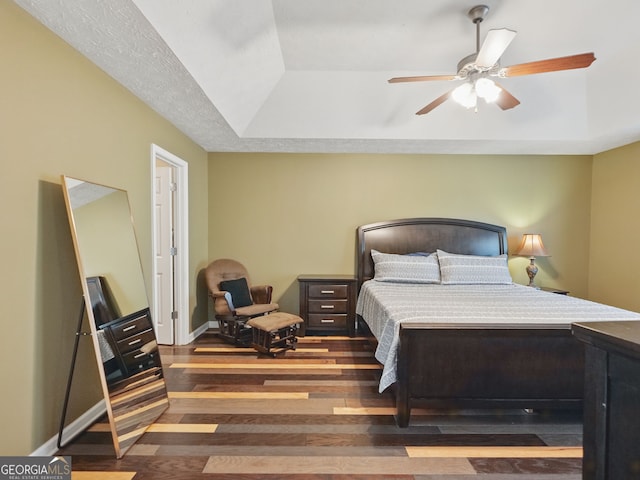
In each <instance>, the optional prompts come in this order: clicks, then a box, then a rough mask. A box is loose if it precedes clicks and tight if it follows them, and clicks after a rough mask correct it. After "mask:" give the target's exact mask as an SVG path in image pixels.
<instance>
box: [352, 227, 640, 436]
mask: <svg viewBox="0 0 640 480" xmlns="http://www.w3.org/2000/svg"><path fill="white" fill-rule="evenodd" d="M438 250H440V252H438V253H439V254H440V255H441V257H440V265H439V268H440V269H441V271H442V274H443V275H444V270H443V269H444V268H445V267H444V265H445V263H444V262H445V256H444V255H445V252H446V254H447V255H450V256H451V258H453V259H454V262H455V261H458V259H459V258H463V259H466V258H470V259H473V258H474V257H476V256H477V257H482V259H481V260H482V261H485V259H486V261H487V262H493V260H492V259H494V258H495V259H502V260H501V261H502V262H503V264H504V267H500V272H499V275H503V273H504V272H503V270H504V268H506V258H505V256H506V254H507V235H506V229H505V228H504V227H501V226H497V225H490V224H486V223H480V222H475V221H469V220H457V219H446V218H412V219H402V220H394V221H389V222H379V223H374V224H369V225H364V226H361V227H358V229H357V252H356V273H357V281H358V291H359V296H358V305H357V313H358V322H360V323H361V322H365V323H366V324H367V325H368V326H369V330H371V331H372V333H373V334H374V336H375V337H376V340H377V348H376V358H377V359H378V360H379V361H380V362H381V363H382V364H383V374H382V377H381V382H380V390H381V391H383V390H385V389H387V388H395V394H396V406H397V417H396V420H397V423H398V425H399V426H400V427H406V426H408V424H409V420H410V415H411V409H412V407H417V406H420V407H425V408H448V409H449V408H526V409H580V408H581V407H582V398H583V384H584V348H583V346H582V344H581V342H579V341H577V340H576V339H575V338H574V337H573V336H572V334H571V323H572V322H573V321H585V320H587V321H588V320H590V319H593V320H602V319H615V320H627V319H632V320H637V319H639V318H640V315H638V314H635V313H633V312H627V311H625V310H621V309H616V308H613V307H608V306H605V305H600V304H595V303H593V302H587V301H585V300H580V299H576V298H572V297H567V296H564V295H556V294H553V293H548V292H541V291H537V290H535V289H532V288H530V287H524V286H519V285H514V284H513V283H512V282H510V276H509V281H500V282H496V284H491V285H442V284H439V283H440V282H438V283H435V282H434V283H435V284H431V283H429V282H427V283H426V284H418V285H415V284H412V283H411V281H409V282H404V281H400V282H399V283H398V282H395V281H391V282H382V281H378V278H379V277H378V276H376V280H373V278H374V275H376V270H375V265H374V260H373V257H372V253H373V255H374V256H376V255H378V256H380V252H384V255H383V256H385V258H386V257H393V255H394V254H395V255H402V256H403V257H402V258H407V257H414V256H423V257H426V256H428V255H429V254H430V253H432V252H437V251H438ZM389 254H391V255H389ZM467 256H468V257H467ZM431 258H435V257H433V256H431ZM411 261H412V262H413V261H414V260H411ZM496 261H497V260H496ZM420 262H422V260H420ZM500 265H502V264H500ZM421 268H422V267H421ZM507 271H508V270H507ZM507 276H508V273H507ZM492 278H493V277H492ZM496 278H498V277H496ZM499 278H500V279H503V277H499ZM442 279H443V282H444V279H445V277H442ZM463 283H473V282H463ZM458 295H461V296H460V297H458ZM403 296H405V297H406V298H403ZM493 296H495V300H496V302H495V303H501V302H502V300H500V301H499V302H498V300H497V297H498V296H500V297H502V296H505V298H506V299H507V301H506V303H507V306H506V310H505V309H504V308H503V307H500V308H501V309H503V310H504V311H501V312H498V313H496V312H494V307H493V305H494V302H493V300H494V297H493ZM369 297H371V298H369ZM457 298H458V299H461V298H465V299H466V300H465V301H464V302H466V304H465V306H460V304H461V303H463V302H461V301H458V300H457ZM412 299H415V300H412ZM414 301H415V302H417V303H416V304H415V305H413V304H412V306H410V307H408V306H406V305H408V304H409V302H414ZM371 302H373V304H372V303H371ZM385 302H386V303H385ZM438 302H443V303H438ZM376 303H377V305H376ZM405 304H406V305H405ZM372 305H373V306H372ZM523 306H525V307H526V308H524V310H523V308H522V307H523ZM434 309H435V310H434ZM556 309H557V310H558V311H560V312H561V313H557V312H556ZM485 310H487V311H488V313H483V312H484V311H485ZM455 312H458V313H455ZM531 312H534V314H532V313H531ZM456 315H457V317H456ZM382 317H386V319H384V318H383V319H382V320H381V318H382ZM449 317H456V318H449ZM556 317H557V318H556ZM385 322H388V323H385ZM391 385H393V387H390V386H391Z"/></svg>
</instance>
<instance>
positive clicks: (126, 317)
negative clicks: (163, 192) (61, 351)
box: [61, 175, 169, 458]
mask: <svg viewBox="0 0 640 480" xmlns="http://www.w3.org/2000/svg"><path fill="white" fill-rule="evenodd" d="M62 187H63V188H62V189H63V192H64V198H65V204H66V207H67V213H68V217H69V224H70V227H71V236H72V238H73V245H74V250H75V253H76V260H77V264H78V271H79V274H80V280H81V284H82V291H83V297H84V305H85V312H86V316H87V318H88V319H89V325H90V329H91V337H92V339H93V345H94V350H95V354H96V361H97V366H98V372H99V376H100V382H101V385H102V390H103V394H104V399H105V404H106V411H107V415H108V418H109V425H110V429H111V435H112V438H113V446H114V448H115V454H116V457H117V458H122V457H123V456H124V454H125V453H126V452H127V450H129V448H131V446H133V444H134V443H135V442H136V441H137V440H138V438H140V437H141V436H142V435H143V434H144V433H145V432H146V430H147V428H148V427H149V426H150V425H151V424H152V423H153V422H154V421H155V420H156V419H157V418H158V417H159V416H160V415H161V414H162V413H163V412H164V411H165V410H166V409H167V408H168V406H169V400H168V395H167V388H166V383H165V379H164V373H163V371H162V363H161V361H160V354H159V351H158V345H157V341H156V335H155V330H154V324H153V322H152V319H151V313H150V309H149V300H148V297H147V294H146V286H145V284H144V275H143V272H142V265H141V262H140V254H139V249H138V243H137V240H136V235H135V228H134V224H133V216H132V215H131V207H130V205H129V199H128V194H127V192H126V190H121V189H117V188H112V187H107V186H105V185H100V184H96V183H92V182H88V181H85V180H80V179H77V178H73V177H68V176H65V175H63V176H62ZM72 372H73V365H72V370H71V373H70V381H71V375H72ZM65 403H66V402H65ZM65 408H66V405H65ZM63 418H64V413H63ZM62 423H63V422H62ZM62 428H63V425H61V432H62Z"/></svg>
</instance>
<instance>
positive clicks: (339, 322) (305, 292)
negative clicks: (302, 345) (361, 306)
mask: <svg viewBox="0 0 640 480" xmlns="http://www.w3.org/2000/svg"><path fill="white" fill-rule="evenodd" d="M298 283H299V285H300V316H301V317H302V319H303V320H304V324H303V325H302V328H301V332H300V333H301V335H305V334H307V333H309V334H314V333H316V334H317V333H321V334H331V333H334V334H335V333H338V334H347V335H349V336H350V337H354V336H355V334H356V278H355V277H354V276H353V275H300V276H299V277H298Z"/></svg>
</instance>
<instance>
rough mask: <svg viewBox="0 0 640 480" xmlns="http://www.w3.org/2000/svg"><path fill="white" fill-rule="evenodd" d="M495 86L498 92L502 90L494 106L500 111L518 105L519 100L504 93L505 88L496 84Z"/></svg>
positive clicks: (506, 92)
mask: <svg viewBox="0 0 640 480" xmlns="http://www.w3.org/2000/svg"><path fill="white" fill-rule="evenodd" d="M496 85H497V86H498V87H500V90H502V91H501V92H500V95H499V96H498V99H497V100H496V101H495V104H496V105H498V106H499V107H500V108H501V109H502V110H509V109H511V108H513V107H517V106H518V105H520V100H518V99H517V98H516V97H514V96H513V95H511V93H509V92H508V91H506V90H505V88H504V87H503V86H502V85H500V84H499V83H496Z"/></svg>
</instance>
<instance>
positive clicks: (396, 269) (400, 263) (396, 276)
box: [371, 250, 440, 283]
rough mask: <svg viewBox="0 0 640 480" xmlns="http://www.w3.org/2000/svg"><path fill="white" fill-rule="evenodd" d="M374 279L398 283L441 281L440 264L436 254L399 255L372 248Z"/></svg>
mask: <svg viewBox="0 0 640 480" xmlns="http://www.w3.org/2000/svg"><path fill="white" fill-rule="evenodd" d="M371 258H373V263H374V267H375V276H374V280H378V281H379V282H396V283H440V266H439V265H438V257H437V256H436V255H434V254H431V255H427V256H425V255H424V254H420V255H397V254H395V253H381V252H379V251H377V250H371Z"/></svg>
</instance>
